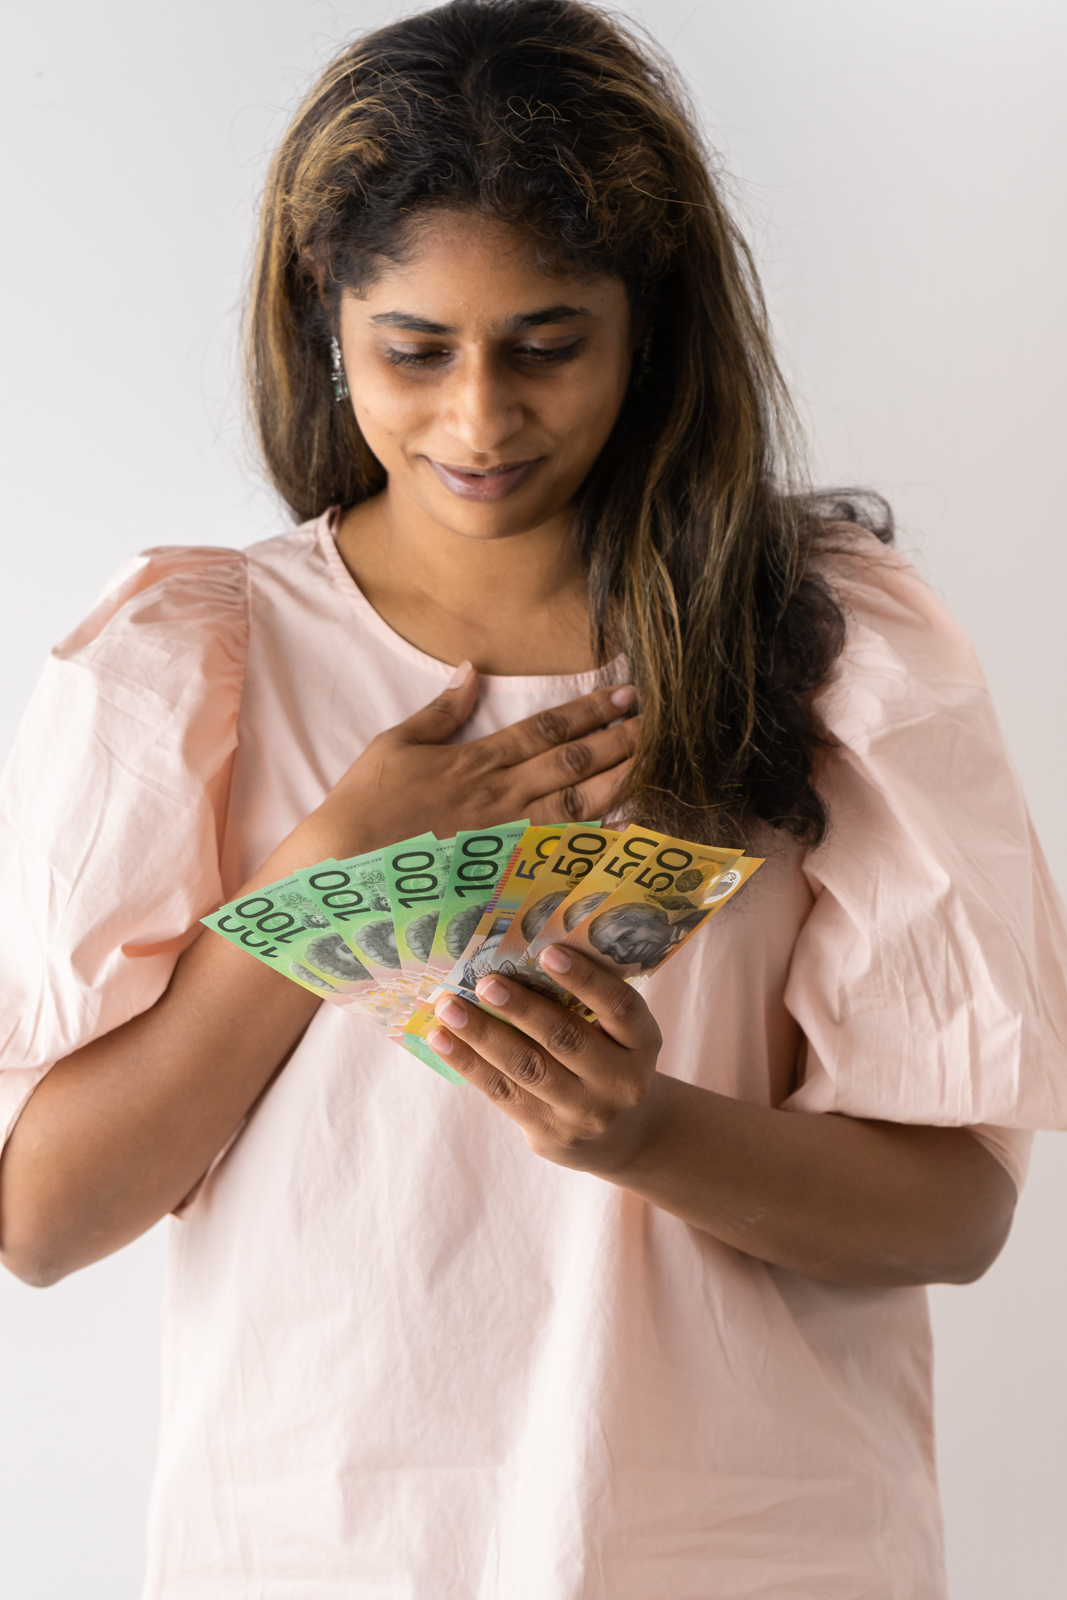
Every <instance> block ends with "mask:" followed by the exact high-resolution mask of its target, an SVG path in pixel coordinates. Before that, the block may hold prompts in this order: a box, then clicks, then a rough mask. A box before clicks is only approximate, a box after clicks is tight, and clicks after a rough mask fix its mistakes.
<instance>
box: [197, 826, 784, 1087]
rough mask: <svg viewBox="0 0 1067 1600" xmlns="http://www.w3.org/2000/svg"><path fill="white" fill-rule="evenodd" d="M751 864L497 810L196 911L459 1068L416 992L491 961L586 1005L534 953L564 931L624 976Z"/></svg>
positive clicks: (684, 935)
mask: <svg viewBox="0 0 1067 1600" xmlns="http://www.w3.org/2000/svg"><path fill="white" fill-rule="evenodd" d="M761 865H762V862H761V861H760V860H759V859H758V858H757V857H750V856H743V855H742V853H741V851H740V850H732V849H722V848H718V847H716V846H712V845H701V844H693V843H692V842H691V841H689V840H685V839H674V838H671V837H669V836H668V835H665V834H659V833H655V832H653V831H651V830H649V829H647V828H641V827H638V826H632V827H629V828H627V829H626V830H625V831H624V832H622V833H617V832H615V831H614V830H612V829H605V828H601V827H600V824H599V823H595V822H588V823H575V824H571V825H570V826H564V825H563V824H562V823H558V824H540V825H536V826H533V827H530V826H529V825H528V824H527V823H526V822H510V823H504V824H502V825H501V826H500V827H497V828H486V829H478V830H470V831H467V832H464V833H460V834H458V835H457V836H456V838H455V839H446V840H438V839H437V838H435V837H434V835H433V834H430V833H427V834H420V835H419V836H418V837H416V838H414V839H403V840H401V841H399V843H397V844H395V845H392V846H390V847H388V849H386V850H372V851H368V852H367V853H366V854H364V855H360V856H353V857H352V858H351V859H349V860H347V861H320V862H319V863H318V864H317V865H316V866H314V867H307V868H301V869H300V871H298V872H296V873H294V874H293V875H292V876H291V877H289V878H285V879H283V880H282V881H280V882H278V883H273V884H268V885H267V886H266V888H263V889H257V890H255V891H254V892H252V893H251V894H248V895H244V896H242V897H241V898H240V899H239V900H236V901H233V902H232V903H231V904H229V905H226V906H223V907H221V909H220V910H218V911H216V912H214V913H212V915H210V916H207V917H205V918H204V919H203V921H204V923H205V924H206V925H207V926H208V927H209V928H212V929H213V930H214V931H215V932H217V933H219V934H221V935H222V937H223V938H225V939H229V940H230V941H231V942H232V943H233V944H235V945H237V946H238V947H239V948H240V949H244V950H247V951H248V953H249V954H250V955H254V956H255V957H256V959H257V960H259V961H262V962H264V963H265V964H266V965H268V966H270V967H272V968H273V969H274V970H275V971H277V972H280V973H282V974H283V975H284V976H285V977H287V978H291V979H292V980H293V982H295V983H298V984H300V985H301V986H302V987H303V988H305V989H307V990H308V991H309V992H310V993H312V994H316V995H319V996H321V998H322V999H324V1000H329V1001H330V1002H331V1004H333V1005H338V1006H343V1007H346V1008H348V1009H349V1010H351V1011H352V1012H354V1013H358V1014H359V1015H361V1016H363V1017H365V1018H366V1019H367V1020H368V1021H370V1022H372V1023H373V1024H374V1025H375V1026H376V1027H378V1028H381V1029H382V1030H383V1031H384V1032H385V1033H386V1034H387V1035H388V1036H389V1038H391V1039H393V1040H395V1041H396V1042H398V1043H400V1044H402V1045H403V1046H404V1048H405V1049H407V1050H408V1051H409V1052H410V1053H411V1054H413V1055H415V1056H417V1057H418V1059H419V1060H421V1061H424V1062H425V1063H426V1064H427V1065H428V1066H430V1067H432V1068H433V1070H434V1071H435V1072H438V1073H440V1074H441V1076H442V1077H444V1078H447V1079H449V1080H450V1081H451V1082H453V1083H460V1082H462V1081H463V1080H462V1079H461V1078H460V1076H459V1075H458V1074H457V1073H456V1072H454V1071H453V1070H452V1068H451V1067H449V1066H448V1064H447V1062H444V1061H442V1060H440V1059H439V1058H438V1057H437V1056H436V1055H435V1054H434V1052H433V1051H432V1050H431V1049H430V1047H429V1045H428V1043H427V1042H426V1038H427V1034H428V1033H429V1032H430V1031H431V1030H432V1029H433V1027H434V1026H435V1022H436V1019H435V1017H434V1012H433V1008H432V1004H427V1003H426V1001H427V999H428V998H429V999H430V1000H432V999H435V998H436V997H437V995H438V994H439V993H440V992H441V990H442V988H446V989H452V990H453V991H454V992H455V993H457V994H462V995H464V996H465V997H466V998H467V999H469V1000H473V1001H474V1002H475V1003H476V1004H478V1003H479V1002H478V1001H477V999H476V996H475V993H474V985H475V984H476V983H477V981H478V979H479V978H480V977H482V976H484V975H485V974H486V973H488V972H492V971H500V972H502V973H504V974H506V975H508V976H513V977H518V978H520V979H521V980H522V981H523V982H525V983H527V984H530V985H531V986H533V987H535V988H538V989H540V990H541V991H542V992H544V993H547V994H549V995H551V996H552V997H553V998H554V999H557V1000H559V1001H560V1002H561V1003H562V1004H564V1005H568V1006H572V1007H574V1008H576V1009H579V1010H581V1011H582V1012H583V1013H584V1014H585V1015H587V1016H588V1015H590V1013H589V1012H588V1011H586V1010H585V1008H584V1007H581V1006H579V1004H578V1002H577V1001H576V1000H575V998H574V997H573V996H571V995H569V994H568V993H567V992H566V991H565V990H564V989H563V988H561V986H560V985H558V984H557V983H555V982H554V981H553V980H552V979H550V978H549V976H548V974H547V973H545V972H543V971H542V970H541V968H540V967H539V966H538V965H537V957H538V955H539V953H540V952H541V951H542V950H543V949H544V948H545V947H546V945H548V944H565V945H571V946H573V947H575V948H577V949H579V950H582V951H584V952H585V954H586V955H588V956H589V957H590V959H592V960H593V961H595V962H597V963H598V965H601V966H604V967H606V968H607V969H608V970H610V971H612V972H616V973H618V975H619V976H620V977H623V978H625V979H626V980H627V981H628V982H634V981H638V980H639V979H641V978H643V977H645V976H648V975H649V974H650V973H652V972H655V971H656V970H657V969H658V968H659V967H660V966H662V964H663V962H664V961H666V960H668V959H669V958H670V956H672V955H673V954H674V953H675V952H676V951H677V950H678V949H680V948H681V946H682V945H683V944H684V943H685V942H686V941H687V940H688V939H689V938H691V937H692V934H693V933H694V932H695V931H696V929H697V928H698V927H700V926H702V925H703V923H704V922H706V921H707V920H708V918H709V917H712V916H714V915H715V914H716V913H717V912H718V911H719V910H721V908H722V907H723V906H724V905H725V904H726V902H727V901H728V900H729V899H730V898H731V896H732V895H734V894H736V893H737V891H738V890H739V889H740V888H741V887H742V886H743V884H744V883H745V882H746V881H747V880H748V878H749V877H751V875H752V873H753V872H755V871H756V869H757V868H758V867H760V866H761ZM485 1009H491V1008H489V1007H487V1008H485Z"/></svg>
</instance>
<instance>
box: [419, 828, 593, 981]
mask: <svg viewBox="0 0 1067 1600" xmlns="http://www.w3.org/2000/svg"><path fill="white" fill-rule="evenodd" d="M564 827H565V825H564V824H563V823H562V822H560V823H542V824H538V825H535V826H534V827H532V828H527V829H526V830H525V831H524V832H523V834H522V836H521V838H520V839H519V842H518V844H517V845H516V846H515V848H514V850H513V851H512V853H511V857H510V859H509V861H508V864H507V866H506V867H505V868H504V873H503V876H502V877H501V879H500V882H499V884H498V885H497V889H496V893H495V894H494V895H493V897H492V898H491V900H490V901H489V904H488V905H487V906H486V909H485V911H484V912H483V913H482V915H481V917H480V918H479V920H478V922H477V923H476V924H475V926H474V929H473V930H472V932H471V934H470V937H469V938H468V940H467V943H466V945H465V946H464V948H463V950H462V952H461V953H460V956H459V958H458V959H457V961H456V962H455V964H454V965H453V966H452V967H451V968H450V969H449V971H448V972H447V973H446V975H445V976H444V977H443V978H442V979H441V982H442V984H443V986H444V987H445V988H446V989H453V990H455V992H456V994H464V995H466V996H467V998H468V999H474V985H475V984H476V983H477V982H478V979H479V978H481V977H484V975H485V974H486V973H487V972H491V971H492V970H493V968H492V961H493V954H494V952H495V950H496V948H497V946H498V945H499V944H500V941H501V940H502V939H503V937H504V935H505V933H506V932H507V931H508V927H509V925H510V923H511V919H512V917H513V916H514V915H515V913H516V911H517V910H518V908H519V906H520V905H521V904H522V902H523V900H524V899H525V898H526V892H527V890H528V889H529V887H530V885H531V884H532V883H533V881H534V879H535V878H536V877H537V875H538V873H539V872H540V871H541V869H542V868H543V867H544V864H545V862H546V861H547V860H549V858H550V857H551V855H552V853H553V851H554V850H555V848H556V845H557V844H558V843H559V840H560V836H561V835H562V834H563V832H564Z"/></svg>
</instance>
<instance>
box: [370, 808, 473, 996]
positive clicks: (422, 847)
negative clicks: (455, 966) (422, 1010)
mask: <svg viewBox="0 0 1067 1600" xmlns="http://www.w3.org/2000/svg"><path fill="white" fill-rule="evenodd" d="M455 842H456V841H455V840H454V839H437V838H435V837H434V835H433V834H432V833H420V834H419V835H418V836H417V837H416V838H414V839H403V840H401V842H400V843H399V844H395V845H390V846H387V847H386V848H385V849H384V850H383V851H382V867H383V870H384V872H385V885H386V892H387V893H388V896H389V909H390V911H391V912H392V916H393V929H394V931H395V933H396V949H397V954H398V956H399V957H400V965H401V967H402V968H403V970H404V972H405V974H406V975H407V976H408V977H409V978H416V979H419V978H421V977H422V976H423V974H424V973H425V971H426V964H427V962H428V961H429V959H430V950H431V948H432V946H433V940H434V934H435V933H436V931H437V918H438V913H439V911H440V909H441V899H442V896H443V894H444V889H445V884H446V882H447V880H448V867H449V862H450V861H451V859H452V848H453V846H454V844H455Z"/></svg>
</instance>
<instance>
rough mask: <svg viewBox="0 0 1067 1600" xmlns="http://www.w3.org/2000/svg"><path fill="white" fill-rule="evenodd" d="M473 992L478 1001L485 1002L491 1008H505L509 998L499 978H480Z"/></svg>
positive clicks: (508, 992)
mask: <svg viewBox="0 0 1067 1600" xmlns="http://www.w3.org/2000/svg"><path fill="white" fill-rule="evenodd" d="M474 992H475V994H476V995H477V996H478V999H479V1000H486V1001H488V1003H489V1004H490V1005H491V1006H506V1005H507V1003H508V1000H509V999H510V998H511V995H510V991H509V990H508V989H505V987H504V985H503V984H502V983H501V981H500V979H499V978H480V979H479V980H478V986H477V988H476V989H475V991H474Z"/></svg>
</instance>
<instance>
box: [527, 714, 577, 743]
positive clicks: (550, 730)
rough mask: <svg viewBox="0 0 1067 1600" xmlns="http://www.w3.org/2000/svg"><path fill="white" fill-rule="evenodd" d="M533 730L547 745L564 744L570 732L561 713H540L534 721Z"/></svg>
mask: <svg viewBox="0 0 1067 1600" xmlns="http://www.w3.org/2000/svg"><path fill="white" fill-rule="evenodd" d="M533 730H534V733H535V735H536V736H537V738H538V739H543V740H544V742H545V743H546V744H562V743H563V741H564V739H566V737H567V734H568V732H569V731H570V730H569V729H568V727H567V719H566V717H565V716H563V714H562V713H561V712H559V711H539V712H538V714H537V716H536V717H535V718H534V721H533Z"/></svg>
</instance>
